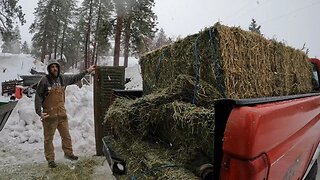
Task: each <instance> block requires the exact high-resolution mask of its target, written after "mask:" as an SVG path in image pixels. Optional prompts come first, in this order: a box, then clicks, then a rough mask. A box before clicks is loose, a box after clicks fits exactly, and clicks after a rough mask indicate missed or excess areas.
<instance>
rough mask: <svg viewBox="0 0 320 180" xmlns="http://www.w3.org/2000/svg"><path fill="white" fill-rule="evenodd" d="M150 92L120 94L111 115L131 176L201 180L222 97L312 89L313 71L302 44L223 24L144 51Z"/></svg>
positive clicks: (143, 65) (209, 156) (145, 82)
mask: <svg viewBox="0 0 320 180" xmlns="http://www.w3.org/2000/svg"><path fill="white" fill-rule="evenodd" d="M140 65H141V69H142V77H143V88H144V94H145V96H144V97H142V98H140V99H136V100H129V99H124V98H118V99H116V101H115V102H114V104H113V105H112V106H111V107H110V108H109V110H108V111H107V113H106V118H105V120H106V121H107V122H108V123H111V124H113V126H114V135H115V136H117V137H118V138H117V140H116V143H115V144H114V147H115V150H116V151H118V152H119V153H120V155H122V156H124V157H125V158H127V159H128V160H129V161H128V163H129V164H128V168H129V169H128V175H129V176H133V175H137V174H139V175H140V176H139V177H143V178H155V177H158V178H159V177H161V179H162V178H164V179H177V177H178V178H182V177H183V179H195V178H196V176H195V175H196V172H197V168H198V166H199V165H201V164H204V163H213V156H214V154H213V142H214V118H215V116H214V107H213V103H214V101H215V100H216V99H221V98H257V97H268V96H281V95H291V94H301V93H308V92H311V91H312V71H311V66H310V65H309V62H308V57H307V56H306V55H305V54H304V53H303V52H302V51H300V50H296V49H293V48H291V47H287V46H285V45H284V44H283V43H279V42H276V41H274V40H267V39H265V38H264V37H262V36H261V35H258V34H255V33H252V32H247V31H243V30H241V29H240V28H236V27H231V28H230V27H226V26H223V25H220V24H216V25H214V26H213V27H212V28H208V29H205V30H203V31H201V32H200V33H198V34H195V35H191V36H188V37H186V38H184V39H182V40H178V41H177V42H175V43H173V44H171V45H168V46H165V47H163V48H161V49H158V50H156V51H153V52H150V53H148V54H146V55H144V56H143V57H142V58H141V61H140Z"/></svg>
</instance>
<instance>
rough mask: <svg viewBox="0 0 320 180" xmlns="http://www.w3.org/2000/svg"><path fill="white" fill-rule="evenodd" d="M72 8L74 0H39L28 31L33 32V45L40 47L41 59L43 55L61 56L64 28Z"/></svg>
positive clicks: (69, 20) (69, 18)
mask: <svg viewBox="0 0 320 180" xmlns="http://www.w3.org/2000/svg"><path fill="white" fill-rule="evenodd" d="M74 9H75V1H74V0H39V2H38V6H37V7H36V9H35V12H34V14H35V20H34V22H33V24H32V25H31V26H30V32H31V33H34V36H33V38H32V41H33V46H34V48H35V49H40V51H41V60H42V61H43V60H44V57H45V55H49V58H50V59H51V58H57V59H58V58H61V57H62V55H63V50H64V41H65V33H66V29H67V28H68V26H69V25H70V22H71V19H72V18H73V17H72V13H73V11H74ZM59 52H60V53H59ZM52 54H53V57H51V55H52Z"/></svg>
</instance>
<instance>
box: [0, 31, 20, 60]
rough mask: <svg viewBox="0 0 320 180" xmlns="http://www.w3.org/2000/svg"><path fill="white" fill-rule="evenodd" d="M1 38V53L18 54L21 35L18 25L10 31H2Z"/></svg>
mask: <svg viewBox="0 0 320 180" xmlns="http://www.w3.org/2000/svg"><path fill="white" fill-rule="evenodd" d="M2 38H3V44H2V46H1V47H2V52H3V53H13V54H19V53H20V52H21V35H20V30H19V27H18V26H16V27H15V28H14V30H13V31H12V32H4V33H3V35H2Z"/></svg>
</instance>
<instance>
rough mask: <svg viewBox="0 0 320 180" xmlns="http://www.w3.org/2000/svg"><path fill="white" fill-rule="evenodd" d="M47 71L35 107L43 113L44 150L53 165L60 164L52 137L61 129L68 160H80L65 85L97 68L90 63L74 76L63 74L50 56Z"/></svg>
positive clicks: (73, 82) (37, 111)
mask: <svg viewBox="0 0 320 180" xmlns="http://www.w3.org/2000/svg"><path fill="white" fill-rule="evenodd" d="M47 70H48V73H49V74H48V75H46V76H43V77H42V78H41V80H40V81H39V83H38V85H37V90H36V97H35V110H36V113H37V114H38V115H39V116H40V117H41V121H42V125H43V134H44V153H45V157H46V160H47V161H48V165H49V167H50V168H55V167H57V165H56V163H55V154H54V147H53V142H52V141H53V137H54V133H55V131H56V129H58V131H59V134H60V136H61V141H62V149H63V151H64V155H65V157H66V158H67V159H69V160H77V159H78V157H77V156H75V155H74V154H73V150H72V142H71V136H70V133H69V126H68V119H67V114H66V109H65V106H64V103H65V88H66V86H68V85H71V84H75V83H77V82H78V81H80V80H81V79H82V78H83V77H84V76H85V75H86V74H87V73H91V72H93V71H94V70H95V66H91V67H89V68H88V69H87V70H86V71H85V72H82V73H80V74H77V75H74V76H65V75H61V74H60V65H59V63H58V61H56V60H50V61H49V62H48V66H47Z"/></svg>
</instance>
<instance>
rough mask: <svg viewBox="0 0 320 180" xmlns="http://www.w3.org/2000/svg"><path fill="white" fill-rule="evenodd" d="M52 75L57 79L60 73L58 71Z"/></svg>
mask: <svg viewBox="0 0 320 180" xmlns="http://www.w3.org/2000/svg"><path fill="white" fill-rule="evenodd" d="M51 75H52V76H53V77H55V78H56V77H58V75H59V72H58V71H56V72H51Z"/></svg>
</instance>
